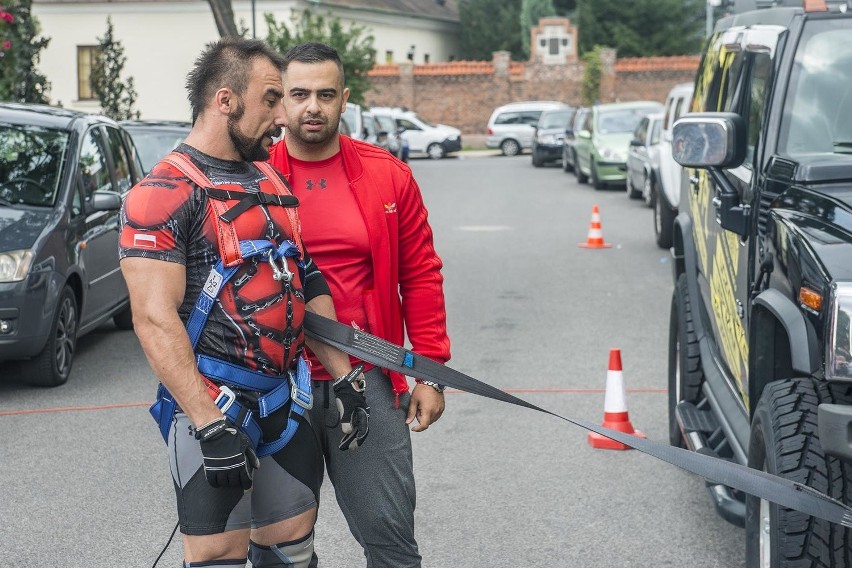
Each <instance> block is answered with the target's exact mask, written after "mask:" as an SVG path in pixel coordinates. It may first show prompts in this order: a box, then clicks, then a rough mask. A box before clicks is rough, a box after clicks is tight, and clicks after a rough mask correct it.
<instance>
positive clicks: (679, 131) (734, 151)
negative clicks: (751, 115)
mask: <svg viewBox="0 0 852 568" xmlns="http://www.w3.org/2000/svg"><path fill="white" fill-rule="evenodd" d="M745 153H746V129H745V122H744V121H743V118H742V117H741V116H740V115H738V114H735V113H732V112H708V113H695V114H689V115H686V116H684V117H683V118H680V119H679V120H678V121H677V122H675V124H674V128H673V129H672V157H673V158H674V159H675V161H676V162H677V163H678V164H680V165H681V166H685V167H688V168H711V167H716V168H735V167H737V166H739V165H740V164H742V163H743V160H745Z"/></svg>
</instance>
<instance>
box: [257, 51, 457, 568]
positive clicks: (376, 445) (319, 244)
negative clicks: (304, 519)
mask: <svg viewBox="0 0 852 568" xmlns="http://www.w3.org/2000/svg"><path fill="white" fill-rule="evenodd" d="M284 59H285V61H286V62H287V64H286V67H285V69H284V99H283V103H284V108H285V113H286V115H287V118H286V120H287V123H286V127H285V137H284V140H283V141H281V142H279V143H278V144H276V145H275V146H273V147H272V148H271V149H270V156H271V157H270V162H271V163H272V164H273V165H274V166H276V167H277V168H278V169H279V170H280V171H281V172H282V173H283V174H284V176H285V177H286V178H287V179H288V181H289V182H290V186H291V187H292V188H293V193H294V194H295V195H296V196H297V197H298V198H299V201H300V207H299V216H300V219H301V223H302V238H303V239H304V242H305V244H306V246H307V247H308V248H309V249H310V250H311V255H312V256H313V258H314V261H315V262H316V264H317V265H318V266H319V267H320V269H321V270H322V271H323V274H324V275H325V277H326V279H327V281H328V284H329V287H330V288H331V292H332V295H333V298H334V303H335V309H336V311H337V319H338V320H339V321H340V322H343V323H345V324H347V325H351V326H353V327H357V328H359V329H363V330H365V331H368V332H370V333H373V334H375V335H378V336H380V337H383V338H384V339H387V340H389V341H393V342H394V343H397V344H399V345H402V344H403V342H404V340H405V337H404V333H406V332H407V335H408V339H409V341H410V342H411V346H412V348H413V350H414V351H415V352H417V353H420V354H422V355H426V356H428V357H430V358H432V359H434V360H436V361H439V362H441V363H444V362H446V361H447V360H448V359H449V358H450V342H449V338H448V337H447V330H446V311H445V307H444V292H443V277H442V275H441V267H442V263H441V259H440V258H438V255H437V254H436V253H435V249H434V246H433V244H432V230H431V228H430V227H429V224H428V221H427V213H426V209H425V207H424V205H423V199H422V197H421V195H420V189H419V188H418V186H417V183H416V182H415V181H414V178H413V177H412V174H411V170H410V169H409V167H408V166H407V165H405V164H404V163H402V162H400V161H399V160H397V159H396V158H394V157H393V156H392V155H391V154H390V153H388V152H387V151H386V150H383V149H382V148H378V147H376V146H373V145H370V144H366V143H363V142H360V141H357V140H352V139H351V138H349V137H347V136H341V135H339V134H338V124H339V121H340V116H341V114H342V112H343V110H344V108H345V106H346V100H347V98H348V97H349V89H346V88H345V87H344V76H343V67H342V65H341V63H340V58H339V56H338V54H337V52H336V51H335V50H334V49H333V48H331V47H328V46H326V45H323V44H318V43H307V44H302V45H298V46H296V47H294V48H293V49H291V50H290V51H289V52H287V53H286V54H285V56H284ZM403 329H405V332H404V331H403ZM313 371H314V372H313V378H314V379H315V381H314V384H313V389H314V407H313V410H312V411H311V412H312V416H311V422H312V424H314V425H315V426H314V427H315V428H316V430H317V431H316V433H317V435H318V437H319V438H320V441H321V444H322V447H323V452H324V456H325V463H326V468H327V471H328V475H329V478H330V479H331V482H332V484H333V485H334V488H335V493H336V496H337V502H338V503H339V504H340V508H341V510H342V511H343V514H344V515H345V517H346V520H347V522H348V523H349V528H350V530H351V531H352V534H353V535H354V536H355V538H356V539H357V540H358V542H360V543H361V546H363V548H364V555H365V556H366V558H367V566H368V568H379V567H382V568H413V567H419V566H420V554H419V553H418V550H417V542H416V541H415V539H414V503H415V489H414V472H413V465H412V451H411V437H410V433H409V431H408V425H410V424H412V423H413V422H414V420H415V419H416V421H417V424H416V425H414V426H412V427H411V430H413V431H415V432H421V431H423V430H425V429H426V428H428V427H429V425H430V424H432V423H434V422H435V421H436V420H437V419H438V418H440V416H441V414H442V413H443V411H444V395H443V387H442V386H441V385H436V384H431V383H424V382H423V381H418V382H417V384H416V385H415V387H414V390H413V391H412V392H411V393H410V394H409V392H408V383H407V381H406V379H405V377H404V376H402V375H399V374H396V373H387V372H385V371H384V370H382V369H378V368H371V369H369V370H368V371H367V373H366V377H367V391H366V392H367V402H368V404H369V405H370V442H369V443H368V444H366V445H365V446H364V447H362V448H360V449H359V451H358V452H357V455H354V453H353V452H342V451H339V449H338V448H337V442H336V439H337V437H338V436H339V434H338V433H337V432H336V431H335V430H334V429H333V428H334V427H335V424H336V421H337V418H336V416H337V413H336V412H334V409H335V408H336V401H335V400H334V393H333V392H330V389H329V379H331V378H332V377H331V375H329V374H328V373H327V372H325V370H324V369H322V368H321V367H320V366H319V364H318V363H317V362H316V360H314V361H313ZM322 424H325V427H323V426H322Z"/></svg>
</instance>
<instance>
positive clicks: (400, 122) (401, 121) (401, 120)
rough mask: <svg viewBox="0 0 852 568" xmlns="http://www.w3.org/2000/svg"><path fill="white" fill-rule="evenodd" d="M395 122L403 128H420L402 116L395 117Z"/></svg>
mask: <svg viewBox="0 0 852 568" xmlns="http://www.w3.org/2000/svg"><path fill="white" fill-rule="evenodd" d="M396 123H397V124H398V125H399V126H400V128H403V129H405V130H420V127H419V126H417V125H416V124H414V123H413V122H411V121H410V120H406V119H404V118H397V119H396Z"/></svg>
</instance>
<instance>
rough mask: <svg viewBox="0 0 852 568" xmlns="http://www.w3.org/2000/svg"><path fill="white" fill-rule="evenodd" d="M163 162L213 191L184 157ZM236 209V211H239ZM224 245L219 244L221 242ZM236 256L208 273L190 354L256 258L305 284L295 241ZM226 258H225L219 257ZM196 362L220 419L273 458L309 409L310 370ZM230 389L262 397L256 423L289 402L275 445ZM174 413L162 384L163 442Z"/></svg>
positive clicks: (158, 409)
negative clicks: (221, 299) (222, 298)
mask: <svg viewBox="0 0 852 568" xmlns="http://www.w3.org/2000/svg"><path fill="white" fill-rule="evenodd" d="M166 161H168V162H169V163H170V164H172V165H174V166H175V167H177V168H178V169H179V170H181V172H182V173H184V174H185V175H186V176H187V177H189V178H190V179H192V181H193V182H195V183H196V184H197V185H198V186H199V187H203V188H210V187H211V186H212V183H211V182H210V181H209V180H208V179H207V177H206V176H204V174H202V173H201V171H200V170H198V168H196V167H195V165H194V164H192V162H189V160H187V159H186V158H184V157H183V156H182V155H180V154H175V153H172V154H170V155H169V156H167V158H166ZM258 165H259V164H258ZM266 166H268V164H262V166H260V167H261V170H263V171H264V173H265V174H267V177H268V178H269V179H270V181H272V182H273V183H274V184H275V185H276V187H278V185H279V184H278V182H279V181H280V180H279V179H278V178H277V174H276V173H275V172H274V171H271V172H270V171H269V170H268V169H267V167H266ZM270 174H271V175H270ZM282 185H283V184H282ZM209 191H210V190H209V189H208V192H209ZM240 195H244V194H240ZM263 195H267V194H263ZM229 197H230V196H229ZM272 197H275V196H272ZM263 202H268V201H263ZM236 207H239V205H237V206H236ZM214 213H215V210H214ZM220 217H222V216H221V215H219V216H216V220H217V230H219V231H221V230H222V228H221V226H220ZM294 230H295V227H294ZM224 240H225V239H221V238H220V242H222V241H224ZM238 255H239V259H235V260H233V261H232V262H230V263H229V266H226V264H225V260H224V258H222V259H219V261H218V262H217V263H216V265H215V266H214V267H213V268H212V269H211V271H210V274H209V276H208V277H207V281H206V282H205V284H204V286H203V287H202V289H201V293H200V294H199V295H198V298H197V300H196V302H195V305H194V306H193V309H192V313H191V314H190V316H189V319H188V320H187V322H186V330H187V333H188V334H189V338H190V341H191V343H192V348H193V350H195V349H196V347H197V345H198V341H199V339H200V338H201V332H202V330H203V329H204V326H205V324H206V323H207V318H208V317H209V315H210V310H211V309H212V308H213V305H214V304H215V302H216V298H217V297H218V296H219V293H220V292H221V290H222V288H223V287H224V286H225V284H226V283H227V282H228V281H229V280H230V279H231V278H232V277H233V276H234V274H236V273H237V270H238V269H239V267H240V265H241V264H242V262H243V261H245V260H247V259H251V258H255V257H263V258H265V259H266V261H267V262H269V264H270V265H271V267H272V275H273V276H272V277H273V278H274V279H275V280H283V281H284V282H285V283H287V284H289V283H290V282H291V281H292V279H293V276H294V275H293V273H292V272H291V271H290V270H289V269H288V268H287V259H288V258H292V259H295V261H296V266H297V267H298V269H299V273H300V276H301V280H300V281H301V282H304V263H303V261H302V259H301V252H300V250H299V247H298V246H297V245H296V243H295V242H293V241H289V240H288V241H284V242H283V243H281V244H280V245H275V243H273V242H271V241H264V240H245V241H239V251H238ZM225 256H226V255H223V257H225ZM231 256H234V254H233V253H232V255H231ZM195 360H196V363H197V365H198V371H199V372H200V373H201V374H202V375H203V376H204V377H205V382H206V383H207V386H208V390H209V391H210V394H211V397H213V398H214V400H215V403H216V406H217V407H219V409H220V410H221V411H222V414H224V415H225V416H227V417H228V419H229V420H230V421H231V422H232V423H233V424H235V425H237V426H238V427H239V428H240V429H241V430H242V431H243V432H245V433H246V435H248V437H249V438H250V439H251V441H252V444H253V445H254V447H255V449H256V451H257V455H258V456H259V457H263V456H266V455H270V454H273V453H275V452H277V451H279V450H280V449H281V448H283V447H284V446H286V445H287V444H288V443H289V442H290V440H291V439H292V438H293V436H294V435H295V433H296V430H297V429H298V427H299V417H302V416H304V414H305V411H307V410H310V409H311V408H312V407H313V395H312V393H311V373H310V366H309V365H308V362H307V361H306V360H305V358H304V357H303V356H302V355H301V354H300V355H299V356H298V357H297V358H296V369H295V371H290V372H288V373H287V374H286V375H285V376H274V375H269V374H267V373H264V372H261V371H256V370H253V369H248V368H246V367H242V366H240V365H237V364H234V363H231V362H228V361H223V360H221V359H217V358H215V357H211V356H209V355H203V354H200V353H197V351H196V357H195ZM211 379H212V380H211ZM214 380H215V381H218V382H220V383H222V384H221V386H217V385H216V384H215V383H213V381H214ZM233 389H242V390H247V391H253V392H254V393H260V396H258V397H257V407H258V410H257V413H258V414H259V416H260V418H265V417H267V416H269V415H270V414H272V413H273V412H275V411H276V410H278V409H279V408H281V407H283V406H284V405H285V404H287V402H288V401H292V404H291V405H290V412H289V416H288V418H287V425H286V427H285V428H284V430H283V431H282V432H281V436H280V437H279V438H278V439H277V440H273V441H269V442H267V441H264V440H263V433H262V430H261V428H260V425H259V424H258V422H257V418H256V417H255V411H254V410H251V409H249V408H248V407H247V406H246V405H245V404H243V403H241V402H240V400H239V395H238V394H237V393H235V392H234V390H233ZM176 410H177V402H176V401H175V399H174V397H173V396H172V395H171V393H169V391H168V390H167V389H166V387H165V386H163V385H162V384H160V386H159V388H158V389H157V400H156V401H155V402H154V404H153V405H151V408H150V412H151V415H152V416H153V417H154V420H155V421H156V422H157V424H158V426H159V428H160V433H161V434H162V435H163V439H164V440H166V442H168V434H169V430H170V429H171V424H172V417H173V416H174V413H175V411H176Z"/></svg>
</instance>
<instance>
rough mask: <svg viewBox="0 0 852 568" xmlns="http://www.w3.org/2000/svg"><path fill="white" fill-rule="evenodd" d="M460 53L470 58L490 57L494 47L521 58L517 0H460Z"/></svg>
mask: <svg viewBox="0 0 852 568" xmlns="http://www.w3.org/2000/svg"><path fill="white" fill-rule="evenodd" d="M458 8H459V21H460V23H461V41H460V49H461V53H460V56H461V58H462V59H466V60H469V61H491V58H492V53H493V52H495V51H508V52H509V53H511V54H512V59H514V60H516V61H523V60H524V59H525V58H524V47H523V44H522V40H521V33H520V26H521V3H520V2H518V1H517V0H515V1H512V2H506V1H505V0H460V1H459V4H458Z"/></svg>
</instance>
